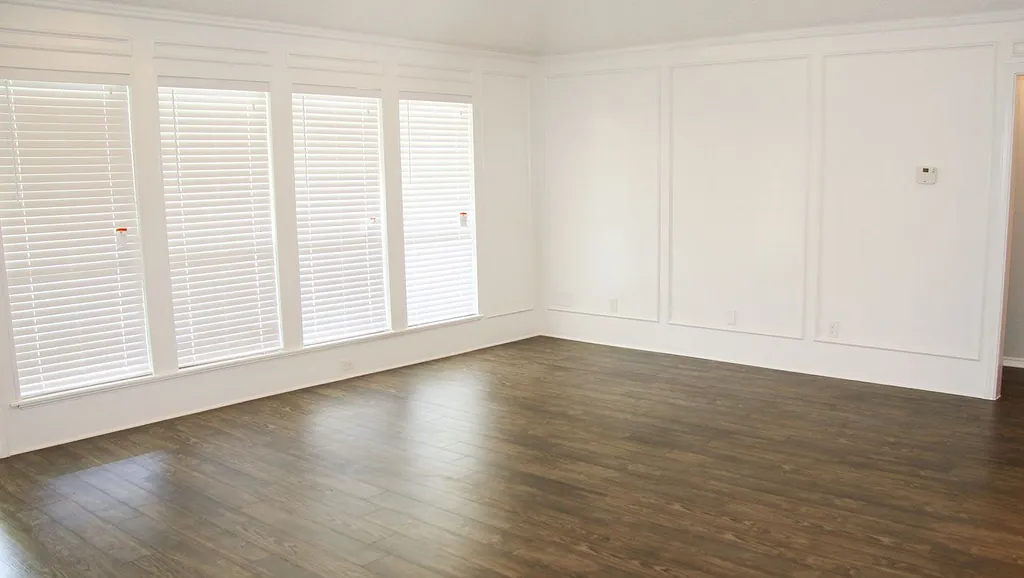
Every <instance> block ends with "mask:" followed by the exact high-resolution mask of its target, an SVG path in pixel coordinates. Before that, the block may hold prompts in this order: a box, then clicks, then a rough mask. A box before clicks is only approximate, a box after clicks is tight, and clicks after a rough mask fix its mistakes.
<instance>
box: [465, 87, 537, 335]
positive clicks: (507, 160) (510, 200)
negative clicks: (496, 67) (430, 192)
mask: <svg viewBox="0 0 1024 578" xmlns="http://www.w3.org/2000/svg"><path fill="white" fill-rule="evenodd" d="M477 110H478V111H479V115H480V124H479V127H478V131H477V134H478V139H479V143H480V144H479V145H478V150H479V151H480V152H481V156H482V161H481V170H480V175H479V176H478V177H477V179H478V181H479V184H478V186H477V191H476V206H477V212H478V213H479V214H478V215H477V228H478V230H479V231H480V236H479V239H478V241H477V243H478V251H479V258H478V259H477V261H478V265H477V267H478V269H479V271H480V306H481V311H482V312H483V314H484V315H504V314H508V313H515V312H518V311H525V310H528V309H533V307H534V304H535V301H536V292H537V291H536V283H537V281H536V279H537V275H536V266H535V265H536V263H535V259H534V254H535V250H536V246H535V244H534V242H533V205H532V201H531V195H530V79H529V77H526V76H511V75H505V74H484V75H483V90H482V95H481V100H480V102H479V106H478V108H477Z"/></svg>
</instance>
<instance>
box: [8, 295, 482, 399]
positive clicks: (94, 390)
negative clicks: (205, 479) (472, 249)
mask: <svg viewBox="0 0 1024 578" xmlns="http://www.w3.org/2000/svg"><path fill="white" fill-rule="evenodd" d="M481 319H483V316H482V315H473V316H471V317H460V318H458V319H451V320H448V321H440V322H437V323H431V324H429V325H418V326H415V327H408V328H405V329H401V330H398V331H385V332H382V333H374V334H372V335H364V336H361V337H354V338H352V339H346V340H343V341H332V342H331V343H320V344H317V345H310V346H306V347H300V348H298V349H291V350H288V351H283V350H282V351H275V352H273V353H268V354H265V355H259V356H255V357H246V358H244V359H230V360H227V361H221V362H217V363H210V364H206V365H198V366H195V367H186V368H182V369H179V370H177V371H175V372H173V373H167V374H164V375H147V376H144V377H135V378H132V379H125V380H121V381H116V382H112V383H102V384H99V385H93V386H89V387H83V388H79V389H70V390H67V391H60V392H56V393H51V394H45V395H39V396H36V397H31V398H28V399H22V400H19V401H16V402H14V403H12V404H11V407H12V408H15V409H27V408H30V407H37V406H41V405H47V404H51V403H57V402H61V401H65V400H68V399H74V398H76V397H84V396H87V395H94V394H98V393H106V392H110V391H116V390H118V389H128V388H131V387H137V386H140V385H151V384H155V383H160V382H163V381H170V380H173V379H178V378H180V377H185V376H189V375H198V374H201V373H206V372H210V371H218V370H221V369H228V368H232V367H240V366H244V365H250V364H253V363H260V362H263V361H270V360H274V359H283V358H287V357H295V356H297V355H304V354H307V353H313V352H317V351H325V350H331V349H340V348H342V347H346V346H350V345H355V344H358V343H367V342H373V341H383V340H386V339H389V338H392V337H397V336H400V335H406V334H410V333H419V332H421V331H428V330H430V329H440V328H443V327H452V326H456V325H464V324H467V323H473V322H476V321H480V320H481Z"/></svg>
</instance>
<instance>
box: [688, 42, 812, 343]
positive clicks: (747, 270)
mask: <svg viewBox="0 0 1024 578" xmlns="http://www.w3.org/2000/svg"><path fill="white" fill-rule="evenodd" d="M672 94H673V106H672V119H673V124H672V146H673V150H672V175H673V178H672V253H671V255H672V259H671V270H672V278H671V282H672V292H671V318H670V319H671V322H672V323H677V324H682V325H693V326H696V327H706V328H711V329H721V330H729V331H742V332H748V333H757V334H763V335H774V336H779V337H791V338H800V337H801V336H802V335H803V320H804V285H805V271H806V232H807V194H808V179H809V170H810V166H809V155H810V108H811V103H810V78H809V60H808V59H805V58H800V59H790V60H770V61H760V62H743V63H730V64H714V65H702V66H690V67H684V68H678V69H676V70H675V71H674V73H673V91H672Z"/></svg>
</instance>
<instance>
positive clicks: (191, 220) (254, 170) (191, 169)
mask: <svg viewBox="0 0 1024 578" xmlns="http://www.w3.org/2000/svg"><path fill="white" fill-rule="evenodd" d="M159 96H160V136H161V142H162V154H163V173H164V195H165V202H166V204H167V235H168V241H169V246H170V260H171V283H172V287H171V292H172V296H173V299H174V325H175V333H176V337H177V344H178V365H179V366H181V367H189V366H194V365H200V364H204V363H211V362H215V361H221V360H226V359H235V358H241V357H248V356H253V355H259V354H262V353H266V352H271V351H275V350H278V349H280V347H281V339H280V331H279V325H278V306H277V281H276V277H277V275H276V267H275V262H274V234H273V227H272V220H273V219H272V210H271V190H270V155H269V144H268V128H267V94H266V93H265V92H249V91H239V90H210V89H194V88H167V87H161V88H160V90H159Z"/></svg>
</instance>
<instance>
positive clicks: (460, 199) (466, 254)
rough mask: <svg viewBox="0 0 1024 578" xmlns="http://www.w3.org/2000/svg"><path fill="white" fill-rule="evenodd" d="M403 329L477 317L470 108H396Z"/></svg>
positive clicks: (411, 103) (417, 104) (412, 103)
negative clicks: (402, 227) (403, 273)
mask: <svg viewBox="0 0 1024 578" xmlns="http://www.w3.org/2000/svg"><path fill="white" fill-rule="evenodd" d="M399 116H400V124H401V145H402V208H403V220H404V221H405V266H406V295H407V301H408V310H409V325H410V326H416V325H425V324H429V323H436V322H440V321H446V320H450V319H457V318H460V317H469V316H472V315H476V314H477V286H476V244H475V239H474V237H475V235H474V227H475V219H474V214H473V195H474V171H473V165H474V161H473V105H471V104H468V103H457V102H434V101H426V100H403V101H401V103H400V115H399Z"/></svg>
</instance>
